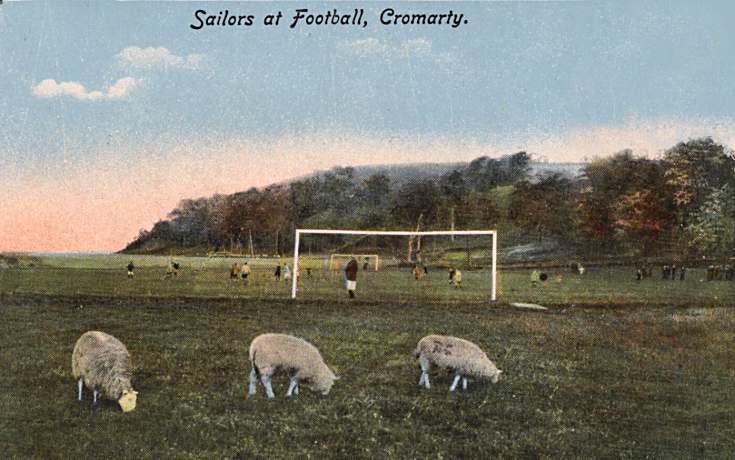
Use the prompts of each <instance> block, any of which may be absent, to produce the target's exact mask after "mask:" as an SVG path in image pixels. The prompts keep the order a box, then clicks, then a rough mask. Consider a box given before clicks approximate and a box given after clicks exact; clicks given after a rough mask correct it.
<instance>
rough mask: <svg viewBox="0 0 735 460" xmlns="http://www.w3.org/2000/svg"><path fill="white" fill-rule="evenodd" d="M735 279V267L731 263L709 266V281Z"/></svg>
mask: <svg viewBox="0 0 735 460" xmlns="http://www.w3.org/2000/svg"><path fill="white" fill-rule="evenodd" d="M723 280H724V281H733V280H735V267H733V266H732V265H730V264H725V265H724V266H723V265H710V266H708V267H707V281H723Z"/></svg>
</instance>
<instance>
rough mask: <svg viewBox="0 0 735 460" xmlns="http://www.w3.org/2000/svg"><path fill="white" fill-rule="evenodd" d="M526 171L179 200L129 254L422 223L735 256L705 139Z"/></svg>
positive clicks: (258, 245) (517, 162)
mask: <svg viewBox="0 0 735 460" xmlns="http://www.w3.org/2000/svg"><path fill="white" fill-rule="evenodd" d="M530 162H531V158H530V156H529V155H528V154H527V153H526V152H518V153H515V154H512V155H507V156H504V157H501V158H497V159H495V158H488V157H480V158H477V159H475V160H473V161H471V162H469V163H468V164H466V165H464V166H461V167H458V168H456V169H454V170H453V171H450V172H448V173H445V174H443V175H438V176H427V177H426V178H424V179H420V180H412V181H410V182H405V183H403V184H398V183H394V182H393V181H391V179H390V177H389V176H388V175H386V174H384V173H380V172H378V173H374V174H371V175H370V176H368V177H366V178H362V179H358V178H357V175H356V174H355V169H354V168H351V167H338V168H334V169H332V170H330V171H327V172H325V173H322V174H317V175H313V176H310V177H306V178H302V179H299V180H295V181H293V182H291V183H289V184H286V185H281V184H279V185H270V186H268V187H265V188H262V189H257V188H251V189H249V190H247V191H244V192H239V193H234V194H231V195H214V196H212V197H208V198H198V199H185V200H182V201H181V202H180V204H179V205H178V206H177V207H176V209H174V210H173V211H171V213H170V214H169V215H168V218H167V219H165V220H161V221H159V222H157V223H156V224H155V225H154V226H153V228H152V229H151V230H142V231H141V232H140V234H139V235H138V237H137V238H136V239H135V240H134V241H133V242H132V243H130V244H129V245H128V246H127V247H126V248H125V250H124V251H128V252H140V251H147V252H156V251H159V252H160V251H164V250H167V249H170V248H172V247H176V248H206V249H208V250H215V251H217V250H225V249H226V250H232V249H241V250H243V251H244V252H248V251H249V249H250V245H251V244H252V246H253V247H254V252H255V253H257V254H265V253H267V254H281V253H284V252H288V250H289V248H290V247H292V244H293V241H292V239H293V235H294V229H295V228H337V229H339V228H359V229H376V230H377V229H382V230H405V229H413V228H415V227H416V225H417V223H418V222H419V221H420V223H421V225H422V230H430V229H448V228H450V227H454V228H455V229H457V230H461V229H478V228H480V229H484V228H496V227H498V226H500V225H504V226H505V228H507V229H512V230H511V231H512V232H515V233H517V235H516V236H517V237H518V238H520V239H522V238H526V239H527V240H528V241H543V240H553V241H555V242H556V243H558V244H560V245H563V246H567V247H574V248H577V249H579V250H583V251H587V252H595V253H620V252H621V251H622V252H623V253H626V254H630V253H634V254H638V255H646V256H648V255H654V254H663V253H666V254H669V253H675V254H679V255H681V256H684V257H693V256H700V255H705V256H713V255H724V254H730V253H732V251H733V248H734V247H735V158H734V157H733V153H732V151H731V150H729V149H728V148H726V147H725V146H723V145H721V144H718V143H716V142H714V141H713V140H712V139H710V138H702V139H694V140H689V141H687V142H681V143H679V144H677V145H675V146H674V147H672V148H670V149H668V150H667V151H666V152H665V153H664V155H663V156H662V157H661V158H659V159H650V158H645V157H642V156H636V155H635V154H634V152H632V151H630V150H624V151H621V152H619V153H616V154H614V155H611V156H608V157H604V158H599V159H596V160H593V161H591V162H589V163H587V164H586V165H585V167H584V168H583V171H582V174H581V175H579V176H577V177H569V176H566V175H563V174H559V173H547V174H543V175H536V176H533V177H531V176H530V174H529V171H530ZM502 191H505V193H502ZM338 239H339V238H338V237H337V238H336V239H330V238H324V239H323V240H322V243H321V244H323V245H329V244H333V243H335V241H336V240H338Z"/></svg>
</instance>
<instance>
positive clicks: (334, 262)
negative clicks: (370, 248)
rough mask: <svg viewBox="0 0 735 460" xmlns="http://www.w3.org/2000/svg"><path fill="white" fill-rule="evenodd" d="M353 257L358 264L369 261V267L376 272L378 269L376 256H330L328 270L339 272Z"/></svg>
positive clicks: (377, 257) (378, 260) (378, 263)
mask: <svg viewBox="0 0 735 460" xmlns="http://www.w3.org/2000/svg"><path fill="white" fill-rule="evenodd" d="M353 257H354V258H355V260H357V261H358V262H367V261H370V267H372V268H373V270H375V271H376V272H377V271H378V269H379V268H380V257H379V256H378V255H377V254H331V255H330V256H329V269H330V270H339V269H341V268H342V267H344V265H345V264H346V263H347V262H349V260H350V259H352V258H353Z"/></svg>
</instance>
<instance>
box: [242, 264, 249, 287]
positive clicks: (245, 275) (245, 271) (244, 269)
mask: <svg viewBox="0 0 735 460" xmlns="http://www.w3.org/2000/svg"><path fill="white" fill-rule="evenodd" d="M240 275H241V276H242V279H243V281H245V284H247V283H248V278H249V277H250V265H248V263H247V262H245V263H243V264H242V267H241V268H240Z"/></svg>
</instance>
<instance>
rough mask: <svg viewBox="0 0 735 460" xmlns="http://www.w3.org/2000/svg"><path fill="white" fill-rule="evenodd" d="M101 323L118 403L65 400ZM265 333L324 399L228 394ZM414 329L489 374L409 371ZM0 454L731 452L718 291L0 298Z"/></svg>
mask: <svg viewBox="0 0 735 460" xmlns="http://www.w3.org/2000/svg"><path fill="white" fill-rule="evenodd" d="M90 329H99V330H104V331H106V332H109V333H111V334H113V335H115V336H117V337H118V338H120V339H121V340H122V341H123V342H124V343H126V345H127V346H128V348H129V350H130V352H131V354H132V356H133V359H134V364H135V374H134V385H135V387H136V389H137V390H139V391H140V397H139V400H138V402H139V404H138V408H137V409H136V410H135V411H134V412H132V413H129V414H123V413H121V411H120V410H119V408H118V407H117V406H116V405H115V404H113V403H107V404H104V405H102V406H101V407H100V408H98V409H97V410H92V408H91V395H90V394H89V393H88V392H87V394H86V396H87V397H86V399H85V401H84V402H82V403H78V402H77V401H76V400H75V385H74V382H73V380H72V377H71V374H70V359H71V351H72V348H73V345H74V342H75V341H76V339H77V338H78V337H79V335H80V334H81V333H83V332H84V331H87V330H90ZM266 331H278V332H285V333H291V334H295V335H298V336H301V337H304V338H306V339H307V340H310V341H312V342H313V343H314V344H316V345H317V346H318V347H319V348H320V350H321V351H322V353H323V355H324V356H325V359H326V360H327V362H328V363H329V364H330V365H332V366H333V367H334V368H335V369H336V370H337V372H338V374H341V375H342V379H341V380H340V381H338V382H337V383H336V385H335V387H334V389H333V391H332V393H331V394H330V395H329V396H328V397H322V396H320V395H317V394H314V393H313V392H311V391H310V390H308V388H307V387H306V385H304V387H303V389H302V392H301V394H300V395H299V396H298V397H296V398H295V399H292V400H287V399H286V398H285V397H284V396H283V394H284V393H285V391H286V380H285V376H281V378H280V379H276V383H275V385H274V389H275V390H276V392H277V399H276V400H274V401H266V400H265V398H264V396H263V392H262V388H259V390H258V391H259V392H258V395H257V396H256V398H255V399H252V400H246V399H245V393H246V391H247V371H248V365H247V347H248V344H249V341H250V340H251V339H252V338H253V337H254V336H255V335H257V334H259V333H262V332H266ZM429 333H447V334H453V335H458V336H462V337H465V338H467V339H470V340H472V341H475V342H476V343H478V344H480V345H481V346H482V347H483V348H484V349H485V350H486V351H487V352H488V354H489V356H490V357H491V359H493V360H495V361H496V362H497V364H498V366H499V367H500V368H502V369H503V370H504V372H505V373H504V380H501V381H500V382H499V383H498V384H497V385H491V384H477V383H475V382H471V383H470V387H469V389H468V390H467V391H466V392H460V393H459V394H456V395H451V394H449V393H448V392H447V389H448V386H449V384H450V381H451V377H450V376H449V375H446V374H434V375H433V376H432V383H433V384H434V386H433V388H432V390H431V391H425V390H422V389H420V388H419V386H418V385H417V382H418V377H419V372H418V369H417V366H416V365H415V364H414V363H413V362H412V361H411V360H410V358H409V356H410V353H411V351H412V350H413V348H414V347H415V344H416V342H417V341H418V339H419V338H421V337H422V336H423V335H426V334H429ZM0 341H1V343H0V362H2V363H3V372H2V373H0V389H1V390H2V391H0V446H2V447H0V450H1V451H2V452H3V456H4V457H14V456H18V457H35V458H61V457H65V458H69V457H72V458H73V457H76V458H83V457H89V456H95V457H105V456H116V457H117V456H125V457H132V458H140V457H142V458H151V457H159V458H160V457H167V458H168V457H174V458H252V457H261V458H273V457H307V458H308V457H312V458H316V457H332V458H336V457H340V458H344V457H354V458H376V457H378V458H381V457H401V458H406V457H408V458H413V457H429V458H448V457H472V458H480V457H482V458H487V457H496V456H503V457H537V456H541V457H569V456H575V457H591V456H594V457H658V458H694V457H696V458H699V457H721V458H727V457H730V456H731V455H732V452H733V451H735V415H734V412H733V410H732V409H733V407H735V392H733V391H732V382H733V380H734V378H735V370H733V369H735V367H734V366H733V364H734V363H735V347H733V344H734V343H735V316H734V315H733V310H732V309H729V308H721V307H711V308H699V306H697V305H692V307H690V308H685V307H677V308H674V307H652V308H617V309H608V308H579V307H575V308H568V309H553V310H551V311H550V312H547V313H538V312H524V311H520V310H515V309H511V308H508V307H503V306H498V307H487V306H480V305H462V304H457V305H453V306H447V305H443V304H442V305H439V304H421V305H418V304H413V305H411V304H401V305H398V304H388V303H371V302H361V303H355V304H352V305H350V304H345V303H340V304H336V303H331V302H322V303H316V302H308V301H307V302H298V303H292V302H289V301H283V300H267V299H238V298H233V299H221V300H217V299H205V298H201V299H175V298H162V299H154V298H144V297H140V298H129V297H117V298H116V297H114V296H108V297H85V296H83V295H78V296H75V297H73V298H72V297H58V296H32V295H18V294H14V295H7V293H5V294H4V295H3V296H2V297H0Z"/></svg>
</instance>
